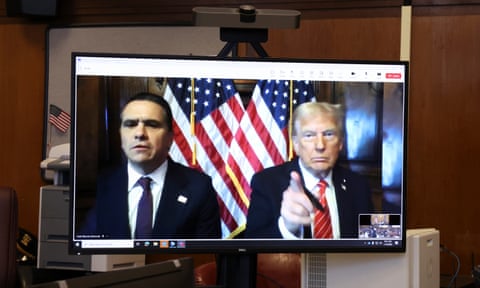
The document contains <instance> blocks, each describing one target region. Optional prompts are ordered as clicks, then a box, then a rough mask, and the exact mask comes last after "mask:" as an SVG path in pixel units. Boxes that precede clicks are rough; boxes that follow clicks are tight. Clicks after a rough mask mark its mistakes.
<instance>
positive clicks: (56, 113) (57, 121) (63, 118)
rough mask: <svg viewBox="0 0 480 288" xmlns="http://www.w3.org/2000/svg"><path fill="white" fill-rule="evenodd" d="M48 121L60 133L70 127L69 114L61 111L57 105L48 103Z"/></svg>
mask: <svg viewBox="0 0 480 288" xmlns="http://www.w3.org/2000/svg"><path fill="white" fill-rule="evenodd" d="M48 122H49V123H50V124H52V125H53V126H54V127H55V128H57V129H58V130H60V131H61V132H62V133H65V132H67V130H68V128H69V127H70V114H68V113H67V112H65V111H63V110H62V109H60V108H59V107H58V106H56V105H53V104H50V112H49V115H48Z"/></svg>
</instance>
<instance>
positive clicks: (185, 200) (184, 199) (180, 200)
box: [177, 195, 188, 204]
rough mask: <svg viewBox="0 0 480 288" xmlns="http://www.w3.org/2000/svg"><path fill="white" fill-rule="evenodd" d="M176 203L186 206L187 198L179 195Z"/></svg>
mask: <svg viewBox="0 0 480 288" xmlns="http://www.w3.org/2000/svg"><path fill="white" fill-rule="evenodd" d="M177 201H178V202H180V203H182V204H186V203H187V201H188V198H187V197H185V196H183V195H179V196H178V198H177Z"/></svg>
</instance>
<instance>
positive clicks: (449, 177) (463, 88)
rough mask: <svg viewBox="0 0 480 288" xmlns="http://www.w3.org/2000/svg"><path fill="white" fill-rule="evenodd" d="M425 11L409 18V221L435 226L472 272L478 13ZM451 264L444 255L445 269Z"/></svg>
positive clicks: (476, 228)
mask: <svg viewBox="0 0 480 288" xmlns="http://www.w3.org/2000/svg"><path fill="white" fill-rule="evenodd" d="M439 9H440V8H439ZM439 9H434V10H439ZM440 10H442V9H440ZM445 11H446V10H445ZM466 11H474V9H472V7H470V8H468V7H465V8H464V10H463V13H465V12H466ZM426 12H427V11H422V15H415V16H414V17H413V22H412V28H413V29H412V53H411V79H412V81H411V87H410V91H411V96H410V105H409V106H410V115H409V146H408V147H409V153H408V155H409V166H408V168H409V169H408V181H409V182H408V192H409V193H408V202H407V203H408V219H407V220H408V225H409V226H410V227H426V226H433V227H437V228H438V229H439V230H440V237H441V243H442V244H443V245H445V246H446V247H447V248H448V249H450V250H452V251H453V252H454V253H456V254H457V255H458V256H459V257H460V259H461V262H462V270H461V272H462V274H469V273H470V270H471V268H472V266H471V264H472V261H471V259H472V255H476V258H477V259H479V260H477V264H479V263H480V245H479V243H480V225H479V224H478V221H477V219H478V203H479V202H480V194H479V193H478V189H477V188H476V186H477V183H476V180H477V179H476V177H478V171H480V154H479V153H478V149H479V147H480V135H479V134H478V132H477V130H478V127H480V114H479V111H480V108H479V107H480V97H479V96H480V74H479V73H478V67H480V14H469V15H458V14H456V15H451V14H450V12H449V11H448V14H446V15H443V16H438V13H439V12H441V11H431V12H432V13H434V14H435V15H437V16H430V15H428V13H426ZM444 254H447V253H444ZM452 263H454V260H453V259H452V257H451V256H450V255H442V272H444V273H451V272H452Z"/></svg>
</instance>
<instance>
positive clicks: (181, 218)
mask: <svg viewBox="0 0 480 288" xmlns="http://www.w3.org/2000/svg"><path fill="white" fill-rule="evenodd" d="M168 161H169V162H168V169H167V172H166V175H165V183H164V187H163V192H162V197H161V199H160V204H159V207H158V210H157V214H156V218H155V223H154V227H153V234H152V238H155V239H159V238H163V239H175V238H180V239H188V238H190V239H191V238H221V230H220V214H219V208H218V202H217V198H216V192H215V190H214V188H213V186H212V182H211V178H210V177H209V176H207V175H205V174H203V173H200V172H199V171H196V170H194V169H191V168H188V167H185V166H183V165H181V164H178V163H175V162H174V161H172V160H171V159H169V160H168ZM127 185H128V175H127V168H126V165H124V167H121V168H118V169H115V170H111V171H109V172H107V173H106V174H104V175H102V176H100V177H99V181H98V186H97V195H96V205H95V207H94V208H93V209H92V210H91V211H90V212H89V214H88V216H87V220H86V223H85V226H84V228H83V229H81V230H80V234H83V235H89V234H93V235H98V234H104V235H107V237H109V238H112V239H130V238H131V236H130V235H131V233H130V225H129V219H128V191H127ZM179 196H184V197H185V198H186V199H187V201H186V203H182V202H181V201H178V197H179Z"/></svg>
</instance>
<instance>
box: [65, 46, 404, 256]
mask: <svg viewBox="0 0 480 288" xmlns="http://www.w3.org/2000/svg"><path fill="white" fill-rule="evenodd" d="M77 57H107V58H111V57H113V58H116V57H118V58H154V59H170V60H175V59H181V60H194V61H196V60H199V61H234V62H237V61H242V62H245V61H247V62H295V63H326V64H338V63H344V64H366V65H369V64H378V65H401V66H403V67H404V71H405V74H404V77H405V80H404V94H403V96H404V99H403V111H402V113H403V144H404V147H403V158H404V159H403V173H402V174H403V175H402V200H401V207H400V209H401V215H400V217H401V223H402V225H401V230H402V232H401V233H402V237H401V239H400V240H399V245H395V246H376V245H371V246H365V244H360V241H361V239H335V240H309V239H302V240H285V239H206V240H193V239H162V240H166V241H169V240H173V241H182V240H185V241H186V243H187V244H188V245H187V246H186V247H185V248H181V249H179V248H162V249H159V248H158V247H145V246H142V247H138V246H137V247H131V248H79V247H78V246H77V244H78V242H77V241H75V240H76V239H74V236H73V232H72V231H73V229H74V227H73V226H74V222H75V220H74V219H73V215H74V211H73V209H74V202H75V195H74V193H75V189H74V187H71V189H70V193H71V195H70V196H71V197H70V199H71V201H70V202H71V209H70V210H71V211H70V212H71V213H70V217H69V218H70V219H69V251H70V253H72V254H119V253H122V254H149V253H208V252H215V253H226V254H230V253H242V254H249V253H274V252H278V253H286V252H294V253H324V252H331V253H342V252H347V253H351V252H367V253H372V252H375V253H376V252H379V253H382V252H405V248H406V213H405V212H406V197H407V194H406V192H407V191H406V183H407V179H406V168H407V123H408V94H409V93H408V84H409V83H408V80H409V78H408V75H409V63H408V62H407V61H400V60H399V61H394V60H385V61H384V60H338V59H297V58H249V57H239V58H235V57H233V58H232V57H215V56H187V55H162V54H158V55H157V54H135V53H98V52H73V53H72V66H71V67H72V70H71V74H72V77H71V79H72V83H71V100H72V101H71V115H72V123H75V117H76V115H75V114H76V100H75V97H76V91H75V89H76V87H75V86H76V85H75V67H76V58H77ZM74 126H75V125H72V129H71V135H70V138H71V143H72V145H70V146H71V172H70V177H71V178H70V183H71V184H70V185H75V179H74V173H75V171H74V167H75V162H74V161H75V160H74V159H75V136H76V134H75V128H74ZM159 240H160V239H159ZM318 241H322V245H318V243H319V242H318ZM328 242H332V243H328ZM327 243H328V244H327ZM339 244H341V245H339ZM135 245H136V244H135Z"/></svg>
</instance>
